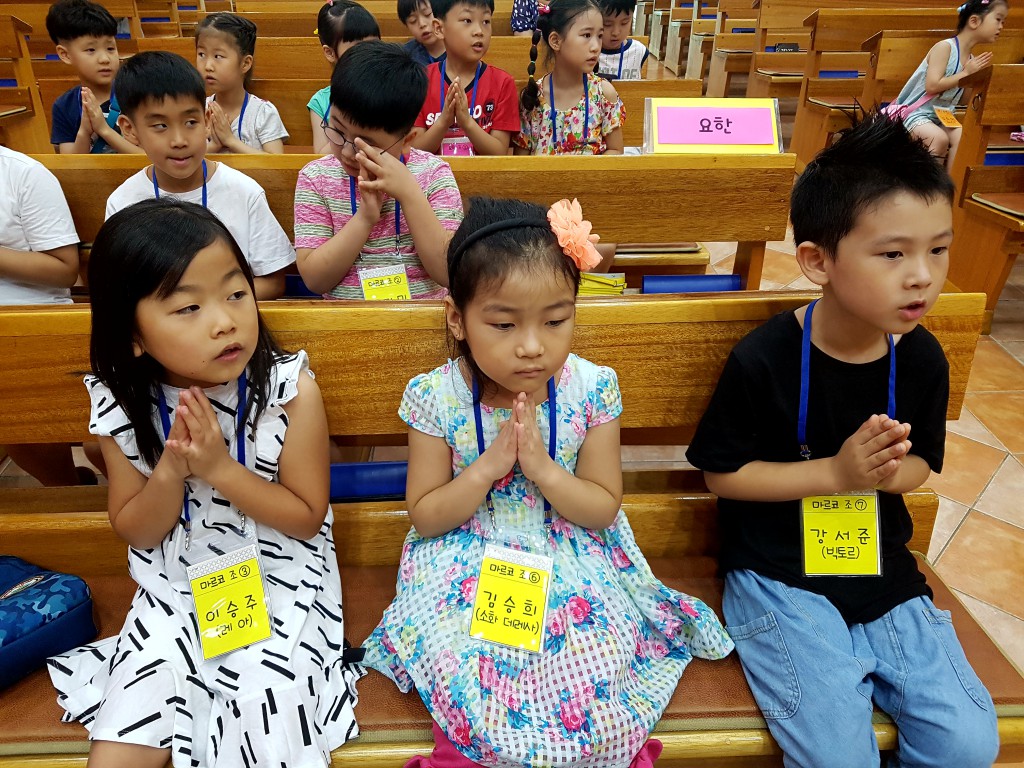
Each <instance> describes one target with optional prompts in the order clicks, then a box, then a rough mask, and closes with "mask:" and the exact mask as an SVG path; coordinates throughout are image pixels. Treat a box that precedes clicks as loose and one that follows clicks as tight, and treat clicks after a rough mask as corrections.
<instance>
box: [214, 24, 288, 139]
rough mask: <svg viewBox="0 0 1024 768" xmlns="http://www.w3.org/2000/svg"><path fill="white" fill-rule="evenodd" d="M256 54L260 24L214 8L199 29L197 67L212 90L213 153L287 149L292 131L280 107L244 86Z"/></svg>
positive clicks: (249, 77)
mask: <svg viewBox="0 0 1024 768" xmlns="http://www.w3.org/2000/svg"><path fill="white" fill-rule="evenodd" d="M255 53H256V25H255V24H253V22H252V21H250V20H249V19H246V18H243V17H241V16H237V15H236V14H234V13H227V12H222V13H211V14H210V15H209V16H207V17H206V18H204V19H203V20H202V21H201V22H199V26H198V27H197V28H196V69H198V70H199V74H201V75H202V76H203V79H204V80H205V82H206V89H207V91H208V92H209V93H210V96H208V97H207V99H206V117H207V122H208V124H209V134H210V137H209V141H210V148H209V150H208V151H210V152H236V153H250V154H251V153H258V152H269V153H272V154H277V155H279V154H282V153H283V152H284V142H285V141H286V140H287V139H288V130H287V129H286V128H285V127H284V123H282V122H281V115H280V114H279V113H278V111H277V107H275V106H274V105H273V104H271V103H270V102H269V101H265V100H264V99H261V98H260V97H259V96H254V95H253V94H251V93H249V91H248V90H246V86H248V85H249V82H250V80H252V65H253V55H254V54H255Z"/></svg>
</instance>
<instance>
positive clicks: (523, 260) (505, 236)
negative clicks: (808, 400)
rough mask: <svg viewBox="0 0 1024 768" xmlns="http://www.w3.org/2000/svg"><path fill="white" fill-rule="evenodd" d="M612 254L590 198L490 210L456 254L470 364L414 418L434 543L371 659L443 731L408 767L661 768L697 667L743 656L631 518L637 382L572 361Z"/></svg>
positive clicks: (479, 205)
mask: <svg viewBox="0 0 1024 768" xmlns="http://www.w3.org/2000/svg"><path fill="white" fill-rule="evenodd" d="M597 240H598V237H597V235H594V234H592V233H591V226H590V222H588V221H586V220H584V219H583V216H582V211H581V210H580V206H579V203H577V202H576V201H575V200H574V201H572V202H571V203H570V202H569V201H568V200H562V201H561V202H559V203H557V204H556V205H554V206H553V207H552V208H551V209H550V210H548V211H545V210H544V209H543V208H541V207H539V206H537V205H533V204H530V203H524V202H520V201H518V200H493V199H489V198H474V199H473V200H472V201H471V203H470V208H469V212H468V213H467V214H466V218H465V220H464V221H463V223H462V225H461V226H460V227H459V229H458V231H457V232H456V233H455V236H454V238H453V239H452V242H451V244H450V246H449V251H448V275H449V280H450V284H449V287H450V294H449V295H448V297H447V298H446V299H445V313H446V319H447V325H448V331H449V333H450V334H451V338H452V341H453V346H454V348H455V350H456V351H457V353H458V356H457V358H456V359H455V360H449V361H448V362H447V363H445V364H444V365H442V366H440V367H438V368H436V369H434V370H433V371H431V372H429V373H425V374H422V375H420V376H417V377H416V378H414V379H413V380H412V381H410V382H409V385H408V387H406V390H405V394H404V396H403V398H402V404H401V406H400V407H399V415H400V416H401V417H402V419H403V420H405V421H406V422H407V423H408V424H409V427H410V429H409V476H408V484H407V488H406V498H407V501H408V504H409V507H408V508H409V517H410V518H411V520H412V523H413V526H414V528H413V530H412V531H410V533H409V535H408V537H407V538H406V542H405V547H404V549H403V552H402V558H401V566H400V571H399V578H398V594H397V596H396V597H395V599H394V601H393V602H392V603H391V605H390V606H389V607H388V609H387V610H386V611H385V613H384V617H383V619H382V620H381V622H380V624H378V626H377V628H376V629H375V630H374V631H373V633H372V635H371V636H370V638H369V639H368V640H367V641H366V643H365V644H364V645H365V648H366V655H365V657H364V662H363V663H364V664H365V665H367V666H370V667H373V668H375V669H377V670H379V671H380V672H382V673H384V674H385V675H387V676H388V677H390V678H391V679H392V680H393V681H394V682H395V683H396V684H397V685H398V687H399V688H400V689H401V690H402V691H404V692H408V691H409V690H410V689H412V688H413V687H415V688H416V690H417V692H418V693H419V695H420V697H421V698H422V700H423V702H424V704H425V705H426V707H427V709H429V710H430V713H431V715H432V716H433V718H434V729H433V730H434V738H435V749H434V752H433V754H432V755H431V757H430V758H429V759H428V758H415V759H413V760H412V761H411V762H410V763H408V764H407V768H450V767H454V766H474V765H481V764H482V765H487V766H499V767H501V768H519V767H520V766H524V767H525V766H537V765H545V766H551V765H560V766H570V765H571V766H588V767H597V766H607V767H609V768H613V767H614V768H626V767H627V766H634V767H635V768H640V766H650V765H652V763H653V761H654V760H655V759H656V758H657V756H658V755H659V754H660V752H661V745H660V743H658V742H656V741H654V740H651V741H648V734H649V732H650V730H651V729H652V728H653V727H654V726H655V724H656V723H657V722H658V720H659V718H660V717H661V715H662V712H663V711H664V709H665V706H666V704H667V703H668V700H669V698H670V697H671V696H672V693H673V691H674V690H675V687H676V684H677V682H678V681H679V677H680V675H681V674H682V672H683V669H684V668H685V667H686V665H687V663H688V662H689V661H690V659H691V658H692V657H693V656H694V655H696V656H699V657H702V658H708V659H718V658H721V657H723V656H725V655H726V654H727V653H729V651H730V650H731V649H732V647H733V646H732V642H731V641H730V639H729V637H728V636H727V635H726V633H725V630H724V629H723V627H722V625H721V624H720V623H719V621H718V619H717V618H716V616H715V615H714V613H713V612H712V611H711V610H710V609H709V608H708V607H707V606H706V605H704V603H702V602H701V601H700V600H697V599H695V598H692V597H689V596H688V595H684V594H681V593H679V592H676V591H675V590H672V589H670V588H668V587H666V586H665V585H664V584H662V583H661V582H660V581H658V580H657V579H656V578H655V577H654V575H653V574H652V572H651V569H650V567H649V566H648V564H647V562H646V560H645V559H644V556H643V554H642V553H641V552H640V550H639V548H638V547H637V544H636V542H635V540H634V538H633V534H632V532H631V530H630V527H629V522H628V521H627V519H626V517H625V515H624V514H623V513H622V511H621V509H620V505H621V502H622V472H621V464H620V446H619V415H620V413H621V412H622V401H621V397H620V395H619V387H618V380H617V378H616V376H615V372H614V371H613V370H611V369H610V368H606V367H603V366H599V365H596V364H594V363H591V362H589V361H587V360H584V359H582V358H580V357H577V356H576V355H573V354H572V353H571V351H570V350H571V347H572V339H573V328H574V323H575V304H576V294H577V292H578V289H579V279H580V270H586V269H589V268H591V267H592V266H594V265H595V264H597V263H598V262H599V260H600V257H599V256H598V254H597V253H596V249H595V248H594V243H596V242H597ZM524 585H525V586H524ZM531 585H532V586H531Z"/></svg>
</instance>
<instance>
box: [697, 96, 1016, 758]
mask: <svg viewBox="0 0 1024 768" xmlns="http://www.w3.org/2000/svg"><path fill="white" fill-rule="evenodd" d="M952 199H953V183H952V181H951V180H950V178H949V176H948V175H947V174H946V172H945V171H944V170H943V168H942V166H941V165H939V164H938V163H936V161H935V158H933V157H932V156H931V155H930V154H929V153H928V150H927V149H926V148H925V147H924V146H923V145H922V144H921V142H920V141H917V140H914V139H913V138H911V136H910V135H909V134H908V133H907V131H906V129H905V128H904V127H903V125H902V123H900V122H897V121H891V120H890V119H888V118H887V117H885V116H879V115H874V116H871V117H869V118H867V119H866V120H865V121H864V122H863V123H861V124H860V125H858V126H856V127H855V128H853V129H851V130H850V131H848V132H847V133H846V134H845V135H843V136H842V137H841V138H840V139H839V140H838V141H837V142H836V143H835V144H834V145H832V146H831V147H829V148H828V149H825V150H824V151H823V152H821V153H820V154H819V155H818V157H817V158H816V159H815V160H814V161H813V162H812V163H810V164H809V165H808V166H807V169H806V170H805V171H804V173H803V174H802V175H801V177H800V179H799V180H798V181H797V184H796V187H795V188H794V190H793V195H792V201H791V217H792V221H793V234H794V239H795V241H796V243H797V248H796V258H797V262H798V263H799V264H800V268H801V270H802V271H803V273H804V275H806V276H807V278H808V279H810V280H811V281H812V282H813V283H815V284H817V285H820V286H821V288H822V297H821V298H820V299H819V300H817V301H815V302H812V303H811V304H810V305H808V306H805V307H801V308H800V309H798V310H796V311H795V312H783V313H782V314H780V315H777V316H776V317H774V318H773V319H771V320H769V321H768V322H767V323H765V324H764V325H763V326H761V327H760V328H758V329H756V330H754V331H752V332H751V333H750V334H749V335H748V336H747V337H746V338H744V339H743V340H742V341H741V342H740V343H739V344H737V345H736V348H735V349H734V350H733V352H732V354H731V355H730V356H729V359H728V361H727V362H726V365H725V370H724V371H723V372H722V377H721V379H720V381H719V383H718V387H717V389H716V391H715V393H714V395H713V396H712V399H711V403H710V405H709V406H708V410H707V412H706V413H705V414H704V417H703V419H702V420H701V422H700V425H699V426H698V428H697V433H696V435H695V436H694V439H693V442H692V444H691V445H690V448H689V450H688V452H687V458H688V459H689V460H690V461H691V462H692V463H693V464H694V466H696V467H699V468H700V469H702V470H704V477H705V480H706V482H707V485H708V488H709V489H710V490H711V491H713V492H714V493H716V494H717V495H718V497H719V500H718V509H719V519H720V526H721V535H722V554H721V565H722V569H723V571H724V572H725V593H724V603H723V606H724V607H723V610H724V614H725V617H726V620H727V622H728V625H729V626H728V630H729V634H730V635H731V637H732V639H733V640H734V641H735V642H736V650H737V652H738V653H739V655H740V661H741V662H742V664H743V669H744V672H745V674H746V677H747V681H748V683H749V684H750V687H751V689H752V690H753V692H754V697H755V699H756V700H757V702H758V704H759V706H760V707H761V710H762V712H763V713H764V716H765V718H766V720H767V722H768V728H769V730H770V731H771V733H772V736H774V737H775V740H776V741H777V742H778V743H779V746H780V747H781V749H782V751H783V753H784V756H785V757H784V762H785V765H786V766H788V767H790V768H792V767H793V766H808V767H809V766H821V765H878V760H879V756H878V744H877V743H876V741H875V736H874V731H873V730H872V726H871V722H872V720H871V718H872V702H874V704H876V705H877V706H878V707H879V708H880V709H882V710H883V711H885V712H887V713H888V714H889V715H890V716H891V717H892V718H893V720H894V721H895V723H896V726H897V728H898V729H899V744H898V757H899V760H900V764H901V765H922V766H924V765H930V766H939V765H942V766H946V765H948V766H954V765H955V766H957V768H980V767H981V766H985V768H988V766H990V765H991V764H992V762H993V760H994V759H995V757H996V753H997V752H998V736H997V733H996V717H995V711H994V707H993V703H992V699H991V697H990V696H989V694H988V692H987V691H986V690H985V687H984V685H983V684H982V683H981V681H980V680H979V679H978V676H977V675H976V674H975V672H974V670H972V669H971V667H970V665H969V663H968V662H967V659H966V658H965V656H964V652H963V650H962V648H961V646H960V643H959V641H958V640H957V637H956V633H955V632H954V631H953V626H952V623H951V622H950V615H949V613H948V612H946V611H940V610H938V609H937V608H936V607H935V606H934V604H933V603H932V601H931V597H932V592H931V589H930V588H929V587H928V584H927V583H926V582H925V578H924V575H923V574H922V573H921V572H920V570H919V569H918V566H917V561H916V559H915V558H914V556H913V555H912V554H911V553H910V551H909V550H908V549H907V541H908V540H909V539H910V535H911V532H912V529H913V526H912V523H911V519H910V516H909V514H908V513H907V508H906V505H905V503H904V501H903V497H902V494H903V493H906V492H908V491H912V490H914V489H915V488H917V487H919V486H920V485H921V484H922V483H924V482H925V480H926V479H927V478H928V475H929V472H930V471H935V472H939V471H941V469H942V459H943V450H944V443H945V428H946V421H945V420H946V406H947V401H948V397H949V366H948V364H947V362H946V358H945V356H944V355H943V352H942V348H941V347H940V346H939V343H938V342H937V341H936V339H935V337H934V336H932V335H931V334H930V333H929V332H928V331H927V330H925V329H924V328H923V327H921V326H920V325H919V322H920V320H921V318H922V316H923V315H924V314H925V313H926V312H927V311H928V309H929V308H930V307H931V306H932V305H933V304H934V303H935V301H936V299H937V298H938V295H939V292H940V291H941V290H942V286H943V284H944V282H945V278H946V271H947V268H948V266H949V256H948V248H949V244H950V241H951V239H952V235H953V231H952V208H951V204H952ZM812 321H813V322H812ZM911 427H913V434H911ZM823 510H824V511H823Z"/></svg>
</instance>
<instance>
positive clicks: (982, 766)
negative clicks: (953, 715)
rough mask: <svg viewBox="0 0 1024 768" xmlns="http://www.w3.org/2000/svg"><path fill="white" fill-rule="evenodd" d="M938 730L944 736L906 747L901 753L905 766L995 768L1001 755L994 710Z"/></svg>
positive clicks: (969, 716)
mask: <svg viewBox="0 0 1024 768" xmlns="http://www.w3.org/2000/svg"><path fill="white" fill-rule="evenodd" d="M937 730H940V731H941V732H940V733H935V732H933V733H931V734H929V735H926V736H922V738H921V739H920V742H921V743H919V744H906V745H905V746H904V747H903V748H902V749H901V750H900V752H901V754H900V757H901V764H903V763H905V764H907V765H955V766H957V768H991V766H992V764H993V763H994V762H995V761H996V757H997V756H998V755H999V734H998V730H997V726H996V717H995V713H994V712H993V711H991V710H989V711H987V712H985V711H983V710H980V709H979V710H978V715H977V716H972V715H967V716H964V717H959V718H957V719H956V720H955V721H953V722H951V723H949V724H947V727H944V728H939V729H937ZM908 758H909V759H908Z"/></svg>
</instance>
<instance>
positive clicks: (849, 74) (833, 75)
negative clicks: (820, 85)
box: [818, 69, 863, 80]
mask: <svg viewBox="0 0 1024 768" xmlns="http://www.w3.org/2000/svg"><path fill="white" fill-rule="evenodd" d="M862 76H863V75H862V74H861V73H860V72H858V71H857V70H856V69H822V70H821V71H819V72H818V77H820V78H821V79H823V80H828V79H835V80H839V79H843V80H856V79H857V78H859V77H862Z"/></svg>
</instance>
